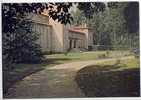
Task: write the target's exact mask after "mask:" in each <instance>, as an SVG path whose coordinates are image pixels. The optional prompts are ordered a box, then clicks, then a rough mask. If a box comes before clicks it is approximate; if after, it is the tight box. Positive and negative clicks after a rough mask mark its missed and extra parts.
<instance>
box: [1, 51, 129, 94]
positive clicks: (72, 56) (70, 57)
mask: <svg viewBox="0 0 141 100" xmlns="http://www.w3.org/2000/svg"><path fill="white" fill-rule="evenodd" d="M117 54H118V55H117ZM129 54H130V52H129V51H108V52H107V51H96V52H81V53H68V54H67V55H65V54H52V55H46V57H47V59H46V60H45V61H43V62H42V63H40V64H17V65H15V69H14V70H12V71H10V72H9V71H4V72H3V80H4V81H3V82H4V83H3V84H4V93H6V92H7V90H8V88H10V86H11V85H13V84H14V83H15V82H17V81H19V80H21V79H23V78H24V77H25V76H28V75H30V74H32V73H35V72H37V71H41V70H44V69H45V68H47V67H52V66H54V65H57V64H62V63H67V62H74V61H85V60H95V59H101V57H104V58H105V57H119V56H126V55H129ZM103 55H105V56H103Z"/></svg>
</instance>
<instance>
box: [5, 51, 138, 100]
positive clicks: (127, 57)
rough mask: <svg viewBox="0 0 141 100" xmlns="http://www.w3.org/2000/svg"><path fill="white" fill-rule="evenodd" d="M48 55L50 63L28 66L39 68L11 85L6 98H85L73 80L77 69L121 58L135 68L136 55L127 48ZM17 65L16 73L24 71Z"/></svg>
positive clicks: (113, 61)
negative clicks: (122, 49)
mask: <svg viewBox="0 0 141 100" xmlns="http://www.w3.org/2000/svg"><path fill="white" fill-rule="evenodd" d="M47 58H48V61H49V62H50V63H48V64H47V63H42V64H39V65H34V66H36V67H33V65H32V67H31V65H28V68H29V67H31V68H30V70H32V69H33V68H34V69H38V67H41V68H42V69H41V70H40V71H38V72H36V73H34V74H31V75H29V76H27V77H25V78H24V79H22V81H18V82H16V84H14V85H12V86H11V87H10V89H9V91H8V93H7V94H6V95H5V97H6V98H34V97H36V98H40V97H42V98H45V97H85V94H84V93H83V91H81V90H80V88H79V86H78V84H77V83H76V81H75V77H76V74H77V72H78V71H79V70H80V69H82V68H84V67H87V66H89V65H97V64H106V63H108V64H109V62H110V64H115V63H117V62H119V60H120V61H122V64H124V65H125V64H126V65H127V68H132V67H138V65H137V64H138V62H137V60H135V57H134V56H132V55H131V54H130V53H129V52H127V51H126V52H125V51H122V52H121V51H115V52H113V51H108V52H107V51H101V52H85V53H69V54H68V55H64V54H55V55H48V56H47ZM131 61H132V62H133V63H131ZM19 66H22V67H21V68H18V69H16V70H17V71H18V72H19V73H23V69H25V70H27V69H28V68H26V67H24V66H25V64H23V65H19ZM26 66H27V65H26ZM37 66H38V67H37ZM24 73H25V72H24ZM19 75H21V74H19Z"/></svg>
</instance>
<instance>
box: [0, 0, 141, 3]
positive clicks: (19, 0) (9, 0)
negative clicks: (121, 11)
mask: <svg viewBox="0 0 141 100" xmlns="http://www.w3.org/2000/svg"><path fill="white" fill-rule="evenodd" d="M119 1H120V2H129V1H139V0H1V2H2V3H24V2H28V3H31V2H119Z"/></svg>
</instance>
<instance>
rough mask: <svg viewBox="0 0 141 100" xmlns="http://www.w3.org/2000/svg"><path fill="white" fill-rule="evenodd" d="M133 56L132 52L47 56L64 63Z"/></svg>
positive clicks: (95, 52)
mask: <svg viewBox="0 0 141 100" xmlns="http://www.w3.org/2000/svg"><path fill="white" fill-rule="evenodd" d="M128 55H132V53H131V52H130V51H94V52H79V53H68V54H67V55H65V54H52V55H47V59H49V60H52V61H55V62H59V63H64V62H68V61H69V62H70V61H84V60H95V59H101V58H111V57H122V56H128Z"/></svg>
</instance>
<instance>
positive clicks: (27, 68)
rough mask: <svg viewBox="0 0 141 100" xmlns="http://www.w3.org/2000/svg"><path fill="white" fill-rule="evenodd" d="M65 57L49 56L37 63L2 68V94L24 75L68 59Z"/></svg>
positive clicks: (5, 93)
mask: <svg viewBox="0 0 141 100" xmlns="http://www.w3.org/2000/svg"><path fill="white" fill-rule="evenodd" d="M68 60H70V59H67V58H66V59H65V58H63V59H62V58H57V59H56V58H49V59H45V60H44V61H42V62H41V63H37V64H16V65H15V68H14V69H13V70H3V95H4V97H5V95H7V92H8V89H9V88H10V87H11V86H12V85H14V84H15V83H16V82H18V81H20V80H22V79H23V78H24V77H26V76H29V75H31V74H33V73H36V72H38V71H41V70H44V69H45V68H46V67H48V66H53V65H57V64H62V63H61V62H59V61H63V62H65V61H68Z"/></svg>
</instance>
